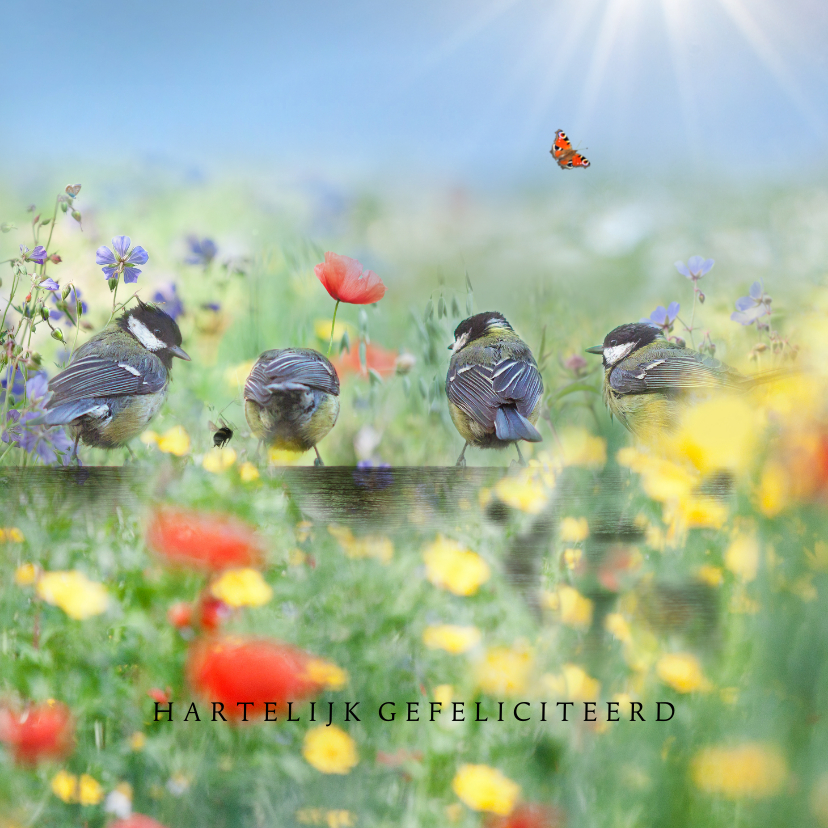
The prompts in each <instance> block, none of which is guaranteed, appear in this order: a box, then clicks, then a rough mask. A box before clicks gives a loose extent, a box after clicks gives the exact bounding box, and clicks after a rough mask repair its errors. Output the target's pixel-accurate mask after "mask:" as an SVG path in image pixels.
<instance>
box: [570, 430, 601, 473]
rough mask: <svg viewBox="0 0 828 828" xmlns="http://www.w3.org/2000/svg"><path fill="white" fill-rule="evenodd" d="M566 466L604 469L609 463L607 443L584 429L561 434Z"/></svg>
mask: <svg viewBox="0 0 828 828" xmlns="http://www.w3.org/2000/svg"><path fill="white" fill-rule="evenodd" d="M561 445H562V447H563V452H562V455H563V462H564V465H565V466H586V467H587V468H602V467H603V466H604V463H606V462H607V443H606V440H604V439H603V438H601V437H596V436H595V435H594V434H590V433H589V432H588V431H587V430H586V429H584V428H569V429H565V430H564V431H563V432H561Z"/></svg>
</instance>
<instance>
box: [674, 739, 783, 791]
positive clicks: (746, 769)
mask: <svg viewBox="0 0 828 828" xmlns="http://www.w3.org/2000/svg"><path fill="white" fill-rule="evenodd" d="M690 774H691V776H692V779H693V782H694V783H695V785H696V787H697V788H699V789H700V790H702V791H704V792H705V793H709V794H719V795H721V796H724V797H726V798H727V799H764V798H765V797H768V796H774V795H776V794H778V793H779V792H780V791H781V790H782V789H783V787H784V786H785V782H786V781H787V778H788V766H787V763H786V762H785V757H784V756H783V755H782V753H781V752H780V750H779V749H778V748H777V747H775V746H774V745H767V744H761V743H758V742H747V743H745V744H742V745H738V746H736V747H708V748H705V749H704V750H701V751H699V753H697V754H696V756H695V758H694V759H693V762H692V765H691V770H690Z"/></svg>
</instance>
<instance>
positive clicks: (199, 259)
mask: <svg viewBox="0 0 828 828" xmlns="http://www.w3.org/2000/svg"><path fill="white" fill-rule="evenodd" d="M187 244H188V246H189V248H190V255H189V256H188V257H187V258H186V259H185V261H186V262H187V264H191V265H201V266H202V267H204V268H206V267H208V265H209V264H210V263H211V262H212V261H213V259H215V258H216V253H218V248H217V247H216V243H215V242H214V241H213V240H212V239H207V238H204V239H199V238H198V236H187Z"/></svg>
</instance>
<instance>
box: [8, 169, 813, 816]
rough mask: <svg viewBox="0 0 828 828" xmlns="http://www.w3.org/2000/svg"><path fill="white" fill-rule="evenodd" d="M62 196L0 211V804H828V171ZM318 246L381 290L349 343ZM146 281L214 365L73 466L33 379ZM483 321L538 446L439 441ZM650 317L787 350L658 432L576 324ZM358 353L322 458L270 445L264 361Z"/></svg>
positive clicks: (420, 809)
mask: <svg viewBox="0 0 828 828" xmlns="http://www.w3.org/2000/svg"><path fill="white" fill-rule="evenodd" d="M73 189H74V187H72V188H67V189H66V190H63V189H61V188H57V191H56V193H55V194H51V195H48V194H47V195H44V196H43V197H42V203H43V204H44V205H48V206H47V207H44V208H43V210H42V211H41V210H40V208H39V207H38V206H35V207H34V208H33V209H32V210H31V211H29V212H26V207H25V204H26V201H25V199H24V198H23V197H20V198H19V199H17V198H16V199H15V200H14V201H13V200H11V196H10V194H8V193H6V194H4V195H3V196H2V197H0V220H1V221H2V222H4V224H3V227H2V229H3V231H4V232H3V235H2V236H0V245H2V246H1V247H0V257H2V258H4V259H10V260H13V261H11V262H10V264H11V267H10V268H8V269H7V268H6V267H2V268H0V279H2V285H0V300H2V308H0V313H3V314H4V316H3V319H4V321H3V325H2V330H3V348H4V350H3V352H2V354H3V356H2V359H3V360H4V363H3V365H2V369H1V370H2V377H3V388H2V413H3V424H4V430H3V442H2V443H0V479H2V484H3V485H2V486H0V502H2V511H0V514H2V518H1V519H0V765H1V766H2V772H0V826H2V828H11V826H16V828H23V827H24V826H36V825H56V826H76V825H86V826H90V828H93V827H97V826H108V825H118V826H120V827H121V828H126V826H134V827H135V828H141V827H143V828H152V826H154V825H158V824H160V825H162V826H166V828H187V826H204V825H210V826H271V825H286V826H287V825H320V826H331V828H335V827H336V826H342V827H343V828H344V826H431V825H434V826H447V825H451V826H459V827H460V828H472V827H473V826H474V827H476V826H486V828H558V827H559V826H564V825H569V826H576V825H585V826H596V827H597V828H598V827H600V828H603V827H604V826H606V827H607V828H609V827H610V826H618V828H621V826H637V825H670V826H684V825H687V826H690V825H693V826H745V825H760V824H761V825H762V826H769V825H777V824H778V825H780V826H781V825H785V826H788V825H828V721H826V717H825V710H826V704H827V703H828V617H826V614H825V612H824V609H823V602H824V600H825V593H826V590H828V516H826V502H828V393H826V392H827V391H828V371H826V365H828V294H826V265H825V262H826V261H828V241H826V240H828V198H826V196H825V193H824V192H822V191H820V190H818V189H813V190H807V189H804V188H800V189H793V188H791V189H789V190H785V189H778V188H777V189H773V190H771V189H770V188H768V189H762V188H760V187H758V185H757V189H756V191H755V192H751V193H738V192H726V191H722V192H720V193H716V192H711V191H700V190H692V189H685V188H679V187H678V186H676V188H675V189H674V190H663V189H661V190H646V189H641V190H639V191H637V192H636V193H635V194H633V191H632V190H630V189H628V188H624V187H622V186H620V185H619V186H618V187H617V188H615V189H609V190H607V191H602V192H601V193H600V194H597V193H590V192H589V191H585V190H578V189H573V190H570V191H568V192H567V194H562V193H558V194H556V198H555V199H554V200H553V199H550V198H549V197H548V196H544V195H542V194H539V193H538V192H536V191H528V192H525V193H522V194H519V195H511V196H508V197H503V198H497V199H496V198H494V197H489V196H486V195H485V194H475V193H472V192H467V191H460V190H447V191H442V190H433V191H429V192H428V193H424V194H422V195H421V196H419V197H417V198H413V197H404V196H402V195H400V194H394V193H384V194H379V195H378V194H375V193H372V192H369V191H365V192H363V193H359V192H357V193H356V194H341V196H340V197H338V198H336V199H322V198H321V197H320V196H319V194H318V192H317V191H315V190H311V191H305V190H303V189H302V188H301V187H296V188H293V189H291V188H285V189H284V190H274V189H272V188H271V189H266V188H259V189H257V188H246V189H245V188H242V187H236V188H233V187H230V186H225V187H219V186H215V187H213V188H210V187H206V186H203V187H201V188H192V189H186V188H179V189H172V188H171V189H170V190H169V191H163V190H159V191H157V192H156V193H152V192H150V191H149V190H144V189H142V188H140V187H137V188H136V191H135V192H134V193H132V194H130V195H129V196H125V197H123V198H122V199H121V200H118V199H116V198H114V197H113V196H112V195H111V194H109V195H106V194H105V192H104V191H96V189H95V186H94V185H87V184H84V186H83V187H82V188H80V189H78V190H77V191H74V192H72V190H73ZM58 193H60V194H61V195H60V196H58V199H59V200H57V201H55V198H56V195H57V194H58ZM27 197H28V196H27ZM61 205H66V210H65V211H64V209H63V207H62V206H61ZM53 210H54V221H53V220H52V215H53V213H52V211H53ZM75 213H77V216H75V215H74V214H75ZM23 248H27V249H26V250H24V249H23ZM103 251H106V252H105V253H104V252H103ZM331 251H334V252H336V253H338V254H341V255H346V256H349V257H353V258H355V259H358V260H359V262H361V263H362V265H364V267H365V268H366V269H368V268H370V270H371V271H373V272H374V273H376V274H377V275H378V276H379V278H381V280H382V282H383V283H384V285H385V287H386V293H385V296H384V297H382V298H381V301H379V302H378V303H376V304H374V305H364V306H363V305H360V306H357V305H348V304H346V303H344V302H343V304H342V306H341V307H338V314H337V316H336V321H335V325H334V326H333V336H332V337H331V333H332V330H331V329H332V325H331V317H332V312H333V303H332V301H331V297H332V296H333V295H334V294H333V293H332V294H331V296H329V295H328V293H327V291H326V290H325V288H324V287H323V285H322V284H320V280H319V279H318V278H317V276H316V275H315V274H314V267H315V266H316V265H319V264H320V263H321V262H323V260H324V259H325V254H326V253H328V252H331ZM700 254H704V255H700ZM56 259H57V261H56ZM136 265H140V271H139V272H138V273H136V272H135V271H137V270H138V268H137V267H136ZM102 268H103V272H102ZM119 268H120V271H119ZM113 274H114V275H113ZM113 281H114V282H116V284H115V285H113V284H112V282H113ZM116 288H117V289H116ZM136 289H137V290H139V291H140V292H139V294H138V295H139V296H140V297H141V298H142V299H144V300H150V299H153V300H155V301H163V302H165V307H166V308H167V309H168V311H169V312H171V313H172V312H173V311H175V314H174V315H175V316H176V317H177V321H178V323H179V325H180V327H181V330H182V333H183V340H184V342H183V344H184V346H185V347H186V349H187V351H188V352H189V353H190V354H191V356H192V363H187V364H182V365H176V368H175V371H174V372H173V373H174V376H173V381H172V385H171V388H170V392H169V395H168V398H167V401H166V403H165V405H164V407H163V408H162V410H161V413H160V414H159V416H158V417H157V418H156V419H155V420H154V421H153V423H152V424H151V426H150V430H149V431H147V432H146V433H144V434H143V435H142V436H141V438H140V441H135V445H134V446H133V450H134V452H135V454H136V458H135V460H128V459H127V455H126V453H125V452H123V451H121V450H113V451H111V452H109V453H105V452H104V451H102V450H98V449H89V448H84V447H81V450H80V457H81V460H82V464H83V465H82V466H81V467H80V468H74V467H70V468H63V460H64V459H65V458H66V455H67V451H68V448H69V445H68V444H67V440H68V438H66V437H65V436H64V435H62V434H60V433H56V432H55V430H52V431H51V432H50V431H49V430H48V429H46V428H45V427H43V426H41V425H38V424H36V423H35V424H32V425H29V424H28V421H29V419H34V415H33V413H32V412H36V411H37V410H38V406H39V405H41V400H42V396H43V393H44V387H45V377H47V376H52V375H54V373H55V372H56V371H57V370H58V367H59V366H60V365H63V364H65V362H66V360H67V359H68V356H69V353H70V352H71V351H72V350H73V349H74V348H75V347H76V345H77V344H80V343H82V342H83V341H85V339H87V338H88V337H89V336H90V335H91V334H92V333H94V332H96V331H97V330H99V329H100V328H101V327H102V326H103V325H104V324H105V323H106V322H107V320H108V319H109V318H110V315H111V314H112V312H113V308H115V307H116V306H117V304H118V303H121V302H124V301H126V300H128V299H129V298H130V297H131V295H132V294H133V293H134V292H135V290H136ZM13 290H14V291H15V293H14V296H13V298H12V299H11V301H9V300H10V295H11V292H12V291H13ZM27 296H28V298H26V297H27ZM41 305H42V309H41ZM495 309H496V310H499V311H502V312H503V313H504V314H505V315H506V317H507V318H508V319H509V321H510V322H511V323H512V324H513V326H514V327H515V329H516V331H517V332H518V333H519V334H520V335H521V336H522V337H523V338H524V339H525V341H526V342H527V343H528V344H529V345H530V347H531V348H532V350H533V352H534V354H535V357H536V359H537V361H538V365H539V367H540V369H541V371H542V374H543V378H544V387H545V397H544V403H543V410H542V415H541V419H540V420H539V428H540V429H541V432H542V434H543V437H544V442H543V443H541V444H537V445H534V446H527V448H526V449H525V450H526V451H527V452H528V454H527V457H528V459H529V465H528V466H527V467H526V468H512V467H510V465H509V464H510V462H511V454H508V453H504V454H499V453H484V452H482V451H476V450H474V449H470V450H469V452H468V453H467V457H468V459H469V466H470V468H468V469H454V468H445V467H447V466H451V464H452V463H453V461H454V458H455V457H456V456H457V452H458V450H459V448H460V447H461V443H462V441H461V439H460V437H459V436H458V434H457V432H456V431H455V430H454V427H453V425H452V423H451V420H450V418H449V415H448V410H447V405H446V400H445V393H444V390H443V385H444V381H445V374H446V368H447V365H448V357H449V352H448V351H447V350H446V346H447V345H448V344H449V343H450V342H451V341H452V335H451V333H452V331H453V329H454V327H455V326H456V324H457V323H458V322H459V321H460V320H461V319H463V318H464V317H465V316H467V315H468V314H469V313H471V312H477V311H481V310H495ZM639 319H646V320H647V321H649V322H651V323H652V324H655V325H657V326H659V327H661V328H662V329H663V331H664V332H665V335H667V336H670V337H680V338H681V339H683V340H684V341H686V342H687V344H688V345H690V346H693V347H695V348H696V349H698V350H703V351H705V352H706V353H710V354H713V353H715V355H716V357H717V358H719V359H722V360H724V361H725V362H727V363H728V364H730V365H733V366H734V367H737V368H739V369H740V370H742V371H744V372H745V373H757V372H762V371H767V370H771V369H781V370H780V376H779V378H778V379H777V380H776V381H774V382H771V383H768V384H766V385H764V386H762V387H760V388H757V389H755V390H754V391H752V392H750V394H749V395H746V396H742V397H725V398H714V399H711V400H710V401H708V402H705V403H703V404H701V405H699V406H698V407H696V408H694V409H691V410H689V411H688V413H687V414H686V416H685V417H684V419H683V421H682V423H681V424H680V426H679V428H678V429H677V430H676V432H675V433H673V434H671V435H668V436H665V437H664V438H663V439H662V440H660V441H659V442H658V443H657V444H649V445H644V444H639V443H636V442H635V441H634V440H633V439H632V438H631V437H630V435H628V434H627V432H625V431H624V430H623V428H622V427H621V426H620V425H619V424H618V423H615V422H612V421H611V420H610V418H609V416H608V414H607V413H606V411H605V410H604V407H603V404H602V401H601V394H600V386H601V371H600V363H599V360H598V358H597V357H592V356H590V355H589V354H584V349H585V348H586V347H587V346H591V345H594V344H596V343H598V342H600V341H602V340H603V337H604V335H605V334H606V333H607V331H609V330H610V329H611V328H613V327H615V326H616V325H618V324H621V323H623V322H633V321H637V320H639ZM35 323H37V324H35ZM55 331H57V332H58V333H57V334H55ZM10 332H11V333H10ZM23 333H26V334H27V335H28V336H27V338H26V339H25V340H24V339H23V337H22V334H23ZM331 340H332V348H333V349H332V359H333V361H334V363H335V364H336V365H337V368H338V370H339V374H340V378H341V381H342V397H341V400H342V409H341V414H340V419H339V421H338V423H337V425H336V426H335V428H334V429H333V431H332V432H331V433H330V434H329V435H328V436H327V437H326V438H325V439H324V440H323V441H322V442H321V443H320V445H319V449H320V453H321V454H322V456H323V457H324V459H325V462H326V463H327V464H328V465H329V466H333V467H335V468H328V469H310V468H307V469H306V468H302V467H304V466H309V465H310V464H311V463H312V459H313V454H312V452H309V453H307V454H305V455H301V456H298V457H297V456H296V455H291V454H287V453H279V452H270V453H269V455H268V456H266V457H257V456H256V446H255V441H254V440H253V439H252V438H251V437H250V435H249V432H248V429H247V424H246V422H245V419H244V413H243V410H242V407H241V405H240V398H241V388H242V386H243V384H244V381H245V378H246V376H247V373H248V372H249V370H250V366H251V365H252V362H253V360H255V359H256V357H257V356H258V355H259V353H260V352H261V351H263V350H265V349H267V348H279V347H286V346H297V347H313V348H317V349H318V350H320V351H322V352H324V351H325V350H326V349H327V348H328V345H329V341H331ZM222 418H223V420H224V421H226V423H227V424H228V425H229V427H230V428H231V429H232V430H233V432H234V434H233V437H232V439H231V440H230V442H229V443H228V444H227V445H226V446H225V447H224V448H221V449H220V448H217V447H214V445H213V434H214V430H215V427H216V425H217V424H219V423H220V420H221V419H222ZM211 423H212V427H211ZM125 461H127V462H126V465H125V466H124V467H123V469H122V470H111V469H108V470H100V469H96V468H94V467H96V466H99V465H107V464H113V465H116V466H119V467H120V466H121V464H122V463H124V462H125ZM46 466H51V467H52V468H50V469H49V470H48V472H47V471H46V470H45V468H44V467H46ZM489 466H491V468H484V467H489ZM294 467H298V468H294ZM411 467H413V468H411ZM441 467H442V468H441ZM475 467H479V468H475ZM45 473H48V474H50V475H51V477H49V478H48V484H47V482H46V481H47V478H46V477H44V476H43V475H44V474H45ZM27 475H28V476H27ZM326 476H327V477H326ZM323 479H328V480H329V481H331V482H330V484H329V488H328V489H326V490H325V491H326V492H329V494H326V495H325V496H324V497H321V498H320V497H318V496H317V494H318V493H317V494H314V493H315V492H316V489H315V488H314V487H316V486H317V483H316V482H315V481H319V480H323ZM27 481H28V482H27ZM239 703H242V704H241V705H240V704H239ZM249 703H252V706H245V705H246V704H249ZM593 703H595V704H594V706H593ZM659 703H661V706H660V707H659ZM216 704H218V705H219V708H220V713H222V714H223V716H224V718H225V719H226V721H222V715H216V712H215V711H216ZM289 704H290V707H289V706H288V705H289ZM170 705H172V707H171V708H170ZM268 705H270V706H269V707H268ZM383 705H384V706H383ZM170 709H171V710H172V719H173V720H172V721H167V720H166V719H167V715H166V714H165V713H164V711H167V710H170ZM636 710H637V711H638V714H639V718H638V719H637V720H634V721H631V719H635V711H636ZM157 711H160V713H161V715H157ZM671 712H672V715H671ZM188 714H189V715H188ZM392 714H393V717H392ZM214 717H215V718H216V720H215V721H213V719H214ZM564 717H566V720H564ZM659 717H662V718H664V721H657V718H659ZM156 718H159V719H160V721H155V719H156ZM185 718H186V720H185ZM270 718H275V719H277V720H276V721H266V719H270ZM245 719H247V721H245ZM484 719H485V720H486V721H483V720H484ZM614 719H618V721H614ZM329 722H330V723H329ZM151 820H154V822H153V821H151Z"/></svg>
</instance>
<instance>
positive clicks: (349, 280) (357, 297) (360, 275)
mask: <svg viewBox="0 0 828 828" xmlns="http://www.w3.org/2000/svg"><path fill="white" fill-rule="evenodd" d="M313 272H314V273H315V274H316V276H317V278H318V279H319V281H320V282H322V285H323V286H324V288H325V290H327V291H328V293H330V294H331V296H332V297H333V298H334V299H336V301H337V302H346V303H348V304H349V305H370V304H372V303H373V302H379V300H380V299H382V297H383V296H385V285H384V284H383V283H382V279H380V277H379V276H377V274H376V273H374V271H373V270H363V269H362V265H361V264H360V263H359V262H358V261H357V260H356V259H349V258H348V257H347V256H339V255H338V254H336V253H326V254H325V261H324V262H323V263H322V264H318V265H316V267H314V269H313Z"/></svg>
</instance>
